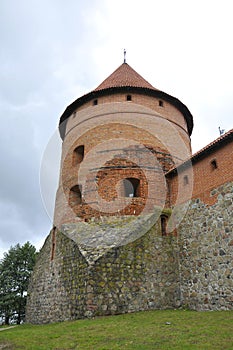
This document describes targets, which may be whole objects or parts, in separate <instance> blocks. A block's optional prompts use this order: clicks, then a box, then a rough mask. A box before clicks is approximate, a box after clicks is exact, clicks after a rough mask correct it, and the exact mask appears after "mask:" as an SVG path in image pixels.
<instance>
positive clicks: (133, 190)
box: [123, 177, 140, 198]
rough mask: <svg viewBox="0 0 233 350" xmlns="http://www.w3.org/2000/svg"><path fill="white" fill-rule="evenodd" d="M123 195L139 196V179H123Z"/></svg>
mask: <svg viewBox="0 0 233 350" xmlns="http://www.w3.org/2000/svg"><path fill="white" fill-rule="evenodd" d="M123 183H124V195H125V197H131V198H132V197H140V180H139V179H136V178H133V177H130V178H127V179H124V180H123Z"/></svg>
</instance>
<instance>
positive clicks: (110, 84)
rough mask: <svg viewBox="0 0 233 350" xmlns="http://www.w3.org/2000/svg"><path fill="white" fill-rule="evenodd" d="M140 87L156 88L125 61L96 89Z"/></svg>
mask: <svg viewBox="0 0 233 350" xmlns="http://www.w3.org/2000/svg"><path fill="white" fill-rule="evenodd" d="M123 86H127V87H139V88H147V89H153V90H157V89H155V88H154V87H153V86H152V85H151V84H150V83H148V81H146V80H145V79H144V78H143V77H142V76H141V75H140V74H138V73H137V72H136V71H135V70H134V69H133V68H132V67H130V65H128V63H125V62H124V63H123V64H122V65H120V67H118V68H117V69H116V70H115V71H114V72H113V73H112V74H111V75H109V77H107V78H106V79H105V80H104V81H103V82H102V83H101V84H100V85H99V86H98V87H97V88H96V89H95V90H94V91H99V90H104V89H109V88H115V87H123Z"/></svg>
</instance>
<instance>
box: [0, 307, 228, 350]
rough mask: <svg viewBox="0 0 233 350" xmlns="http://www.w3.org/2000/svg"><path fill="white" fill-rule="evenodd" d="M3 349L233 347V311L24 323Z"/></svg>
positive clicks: (8, 333)
mask: <svg viewBox="0 0 233 350" xmlns="http://www.w3.org/2000/svg"><path fill="white" fill-rule="evenodd" d="M167 322H168V323H170V324H166V323H167ZM0 349H1V350H2V349H6V350H7V349H30V350H34V349H40V350H42V349H44V350H49V349H66V350H68V349H79V350H81V349H83V350H84V349H85V350H100V349H101V350H115V349H122V350H127V349H135V350H139V349H140V350H152V349H172V350H175V349H182V350H185V349H198V350H201V349H211V350H213V349H221V350H223V349H233V312H232V311H221V312H194V311H184V310H165V311H149V312H139V313H135V314H127V315H119V316H109V317H102V318H96V319H94V320H79V321H75V322H63V323H57V324H49V325H40V326H32V325H23V326H18V327H16V328H12V329H9V330H5V331H2V332H0Z"/></svg>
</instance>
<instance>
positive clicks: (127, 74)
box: [59, 62, 193, 139]
mask: <svg viewBox="0 0 233 350" xmlns="http://www.w3.org/2000/svg"><path fill="white" fill-rule="evenodd" d="M119 92H127V93H128V92H136V93H140V94H145V95H148V96H154V97H156V98H159V99H163V100H165V101H168V102H169V103H171V104H172V105H174V106H175V107H176V108H178V109H179V110H180V112H181V113H182V114H183V115H184V118H185V120H186V122H187V127H188V132H189V135H191V133H192V129H193V117H192V115H191V113H190V111H189V110H188V108H187V107H186V106H185V105H184V104H183V103H182V102H181V101H179V100H178V99H177V98H175V97H173V96H171V95H168V94H167V93H165V92H163V91H161V90H158V89H156V88H155V87H153V86H152V85H151V84H150V83H149V82H148V81H147V80H145V79H144V78H143V77H142V76H141V75H140V74H138V73H137V72H136V71H135V70H134V69H133V68H132V67H130V65H128V64H127V63H126V62H124V63H122V64H121V65H120V66H119V67H118V68H117V69H116V70H115V71H114V72H113V73H112V74H111V75H109V77H108V78H106V79H105V80H104V81H103V82H102V83H101V84H100V85H99V86H98V87H97V88H96V89H95V90H92V91H91V92H89V93H87V94H86V95H83V96H81V97H79V98H77V100H75V101H74V102H72V103H71V104H70V105H69V106H68V107H67V108H66V109H65V111H64V113H63V114H62V115H61V118H60V123H59V130H60V135H61V138H62V139H64V137H65V128H66V122H67V119H68V118H69V116H70V115H71V114H72V113H73V112H74V111H75V110H76V109H77V108H79V107H80V106H82V105H83V104H84V103H87V102H89V101H91V100H93V99H97V98H99V97H100V96H107V95H108V94H116V93H119Z"/></svg>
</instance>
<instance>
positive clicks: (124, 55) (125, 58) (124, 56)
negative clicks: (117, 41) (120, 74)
mask: <svg viewBox="0 0 233 350" xmlns="http://www.w3.org/2000/svg"><path fill="white" fill-rule="evenodd" d="M124 63H126V49H124Z"/></svg>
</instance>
